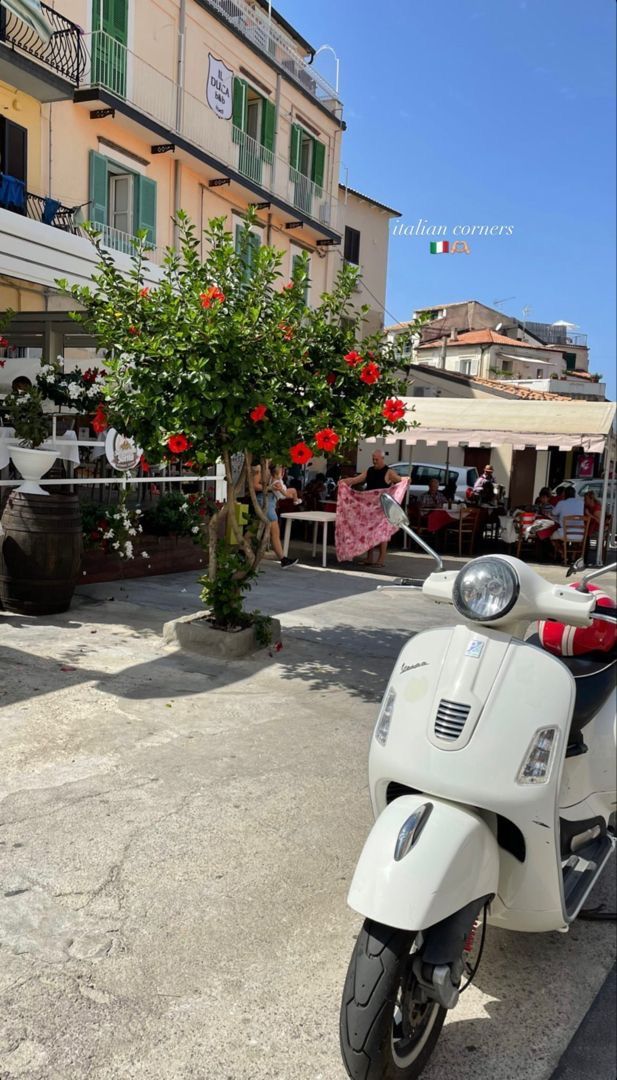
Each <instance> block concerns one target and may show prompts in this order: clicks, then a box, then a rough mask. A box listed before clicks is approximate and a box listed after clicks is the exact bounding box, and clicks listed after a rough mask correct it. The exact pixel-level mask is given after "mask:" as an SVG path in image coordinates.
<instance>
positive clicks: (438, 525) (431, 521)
mask: <svg viewBox="0 0 617 1080" xmlns="http://www.w3.org/2000/svg"><path fill="white" fill-rule="evenodd" d="M460 516H461V506H460V504H459V505H455V506H451V507H450V509H449V510H446V509H445V507H444V508H443V509H442V508H436V509H435V510H429V512H428V514H427V517H426V528H427V529H428V531H429V532H430V533H433V532H439V530H440V529H443V528H444V527H445V526H447V525H457V524H458V522H459V519H460Z"/></svg>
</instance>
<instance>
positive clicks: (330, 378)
mask: <svg viewBox="0 0 617 1080" xmlns="http://www.w3.org/2000/svg"><path fill="white" fill-rule="evenodd" d="M326 382H327V384H328V386H334V384H335V382H336V375H335V374H334V372H332V371H331V372H330V374H329V375H326Z"/></svg>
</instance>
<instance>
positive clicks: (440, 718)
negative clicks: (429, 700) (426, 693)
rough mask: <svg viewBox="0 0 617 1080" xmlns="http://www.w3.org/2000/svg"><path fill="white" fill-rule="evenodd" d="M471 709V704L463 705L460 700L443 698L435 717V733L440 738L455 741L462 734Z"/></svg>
mask: <svg viewBox="0 0 617 1080" xmlns="http://www.w3.org/2000/svg"><path fill="white" fill-rule="evenodd" d="M470 711H471V705H463V704H462V702H460V701H448V699H447V698H442V699H441V701H440V702H439V705H438V707H437V716H436V717H435V735H436V736H437V738H438V739H445V740H446V741H447V742H454V740H455V739H458V738H459V736H460V735H461V734H462V731H463V728H464V727H465V724H466V722H467V717H468V716H469V713H470Z"/></svg>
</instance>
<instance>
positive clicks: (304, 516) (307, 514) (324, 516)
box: [281, 510, 336, 566]
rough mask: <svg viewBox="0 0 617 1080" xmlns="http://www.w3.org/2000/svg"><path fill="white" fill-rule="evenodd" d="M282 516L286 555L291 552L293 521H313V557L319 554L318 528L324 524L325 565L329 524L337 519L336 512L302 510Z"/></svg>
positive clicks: (324, 561)
mask: <svg viewBox="0 0 617 1080" xmlns="http://www.w3.org/2000/svg"><path fill="white" fill-rule="evenodd" d="M281 517H282V518H285V537H284V540H283V552H284V554H285V555H287V554H288V552H289V538H290V536H291V523H292V521H312V522H313V558H315V555H316V554H317V530H318V528H319V525H320V524H321V525H322V526H323V533H322V541H321V543H322V548H321V551H322V554H321V565H322V566H325V565H326V559H327V553H328V525H329V524H330V522H331V521H336V514H332V513H330V512H329V511H328V510H300V511H298V512H297V513H295V514H281Z"/></svg>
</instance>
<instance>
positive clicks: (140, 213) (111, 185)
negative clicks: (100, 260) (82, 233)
mask: <svg viewBox="0 0 617 1080" xmlns="http://www.w3.org/2000/svg"><path fill="white" fill-rule="evenodd" d="M88 217H89V219H90V221H92V222H94V224H96V225H99V226H107V227H108V228H109V229H111V230H117V234H118V235H114V233H113V232H112V233H108V234H107V235H106V237H105V242H106V243H108V244H109V245H110V246H111V247H117V248H118V249H119V250H120V249H121V250H128V251H129V252H130V250H131V247H130V245H129V247H126V246H125V247H123V246H122V236H127V235H128V236H134V235H135V233H137V232H138V231H140V230H141V229H146V230H147V234H148V235H147V239H148V241H150V242H151V243H152V244H153V245H154V244H155V243H156V182H155V181H154V180H150V178H149V177H148V176H142V175H141V173H132V172H130V171H129V170H127V169H126V168H125V167H124V166H121V165H116V164H115V163H114V162H113V161H110V160H109V159H108V158H106V157H104V156H103V155H102V154H97V153H96V151H95V150H91V151H90V200H89V206H88Z"/></svg>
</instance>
